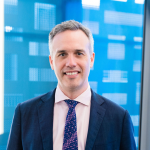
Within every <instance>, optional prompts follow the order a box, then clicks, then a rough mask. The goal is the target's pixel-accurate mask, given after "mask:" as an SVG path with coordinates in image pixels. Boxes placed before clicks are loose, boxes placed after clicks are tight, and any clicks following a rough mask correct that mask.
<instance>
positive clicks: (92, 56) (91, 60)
mask: <svg viewBox="0 0 150 150" xmlns="http://www.w3.org/2000/svg"><path fill="white" fill-rule="evenodd" d="M94 59H95V53H94V52H93V53H92V55H91V58H90V68H92V67H93V64H94Z"/></svg>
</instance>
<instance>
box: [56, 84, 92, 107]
mask: <svg viewBox="0 0 150 150" xmlns="http://www.w3.org/2000/svg"><path fill="white" fill-rule="evenodd" d="M65 99H70V98H68V97H67V96H66V95H65V94H64V93H63V92H62V91H61V90H60V88H59V86H58V85H57V88H56V92H55V103H58V102H60V101H63V100H65ZM74 100H75V101H77V102H80V103H82V104H84V105H87V106H88V105H89V104H90V101H91V89H90V86H89V85H88V87H87V89H86V90H85V91H84V92H83V93H82V94H81V95H79V96H78V97H77V98H75V99H74Z"/></svg>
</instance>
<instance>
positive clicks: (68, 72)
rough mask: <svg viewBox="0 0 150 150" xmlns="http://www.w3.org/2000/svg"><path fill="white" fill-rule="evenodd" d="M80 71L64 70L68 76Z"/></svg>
mask: <svg viewBox="0 0 150 150" xmlns="http://www.w3.org/2000/svg"><path fill="white" fill-rule="evenodd" d="M78 73H80V72H79V71H67V72H64V74H66V75H68V76H71V75H77V74H78Z"/></svg>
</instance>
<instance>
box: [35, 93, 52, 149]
mask: <svg viewBox="0 0 150 150" xmlns="http://www.w3.org/2000/svg"><path fill="white" fill-rule="evenodd" d="M54 101H55V90H54V91H52V92H49V93H47V94H46V95H44V96H42V97H41V99H40V101H39V102H38V104H37V109H38V117H39V125H40V131H41V137H42V142H43V148H44V149H49V150H53V110H54Z"/></svg>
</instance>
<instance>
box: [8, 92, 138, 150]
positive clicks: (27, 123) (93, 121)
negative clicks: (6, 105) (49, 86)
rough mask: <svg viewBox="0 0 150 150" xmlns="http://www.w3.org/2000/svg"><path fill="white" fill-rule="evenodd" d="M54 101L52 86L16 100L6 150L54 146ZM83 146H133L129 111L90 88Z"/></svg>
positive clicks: (106, 149) (120, 149)
mask: <svg viewBox="0 0 150 150" xmlns="http://www.w3.org/2000/svg"><path fill="white" fill-rule="evenodd" d="M91 91H92V90H91ZM54 101H55V90H53V91H51V92H49V93H47V94H45V95H42V96H39V97H36V98H33V99H31V100H28V101H25V102H23V103H20V104H18V106H17V107H16V110H15V114H14V118H13V123H12V127H11V132H10V135H9V139H8V145H7V150H53V110H54ZM58 144H59V143H58ZM85 150H136V146H135V141H134V135H133V125H132V121H131V118H130V115H129V113H128V112H127V111H126V110H124V109H123V108H122V107H120V106H118V105H116V104H115V103H113V102H111V101H109V100H107V99H106V98H104V97H102V96H100V95H98V94H96V93H95V92H93V91H92V97H91V110H90V120H89V129H88V134H87V141H86V147H85Z"/></svg>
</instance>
